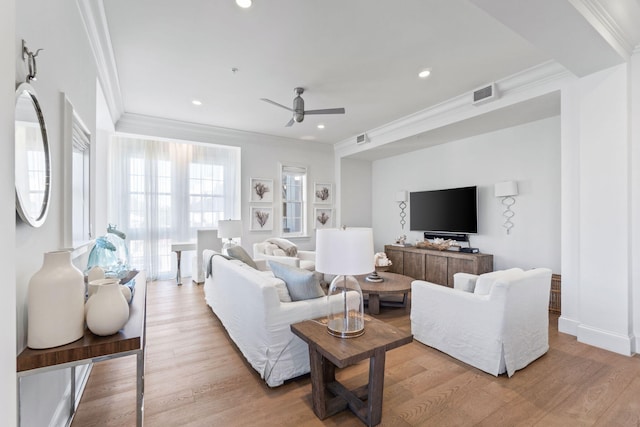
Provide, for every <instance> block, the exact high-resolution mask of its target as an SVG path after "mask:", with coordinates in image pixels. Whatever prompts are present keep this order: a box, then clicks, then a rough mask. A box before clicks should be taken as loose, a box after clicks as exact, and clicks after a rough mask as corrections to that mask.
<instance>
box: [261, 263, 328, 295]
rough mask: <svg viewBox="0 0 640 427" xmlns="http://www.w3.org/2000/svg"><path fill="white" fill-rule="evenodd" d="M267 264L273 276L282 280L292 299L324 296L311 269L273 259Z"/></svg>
mask: <svg viewBox="0 0 640 427" xmlns="http://www.w3.org/2000/svg"><path fill="white" fill-rule="evenodd" d="M268 264H269V268H271V271H272V272H273V274H274V275H275V277H277V278H279V279H282V280H283V281H284V283H285V285H286V287H287V290H288V291H289V295H290V296H291V300H292V301H304V300H307V299H313V298H319V297H323V296H325V295H324V291H323V290H322V287H321V286H320V282H319V281H318V277H317V276H316V275H315V274H314V273H313V272H312V271H309V270H304V269H302V268H297V267H292V266H290V265H286V264H280V263H278V262H275V261H269V262H268Z"/></svg>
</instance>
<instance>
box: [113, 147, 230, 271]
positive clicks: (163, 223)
mask: <svg viewBox="0 0 640 427" xmlns="http://www.w3.org/2000/svg"><path fill="white" fill-rule="evenodd" d="M109 173H110V177H109V184H110V186H109V222H110V223H113V224H117V225H118V228H119V229H120V230H122V231H124V232H125V233H126V234H127V241H128V242H129V254H130V258H131V259H130V262H131V264H132V266H133V267H135V268H137V269H144V270H145V271H146V272H147V276H148V277H150V278H153V279H167V278H171V277H174V276H175V262H174V261H173V259H174V256H173V255H172V253H171V242H172V241H173V242H188V241H191V240H195V237H196V230H197V229H198V228H216V227H217V226H218V221H219V220H220V219H224V218H239V217H240V215H239V209H240V149H239V148H236V147H227V146H222V145H212V144H207V145H204V144H189V143H183V142H170V141H156V140H149V139H141V138H131V137H124V136H115V137H114V138H113V140H112V143H111V146H110V168H109ZM183 264H184V265H186V264H190V263H187V262H184V261H183Z"/></svg>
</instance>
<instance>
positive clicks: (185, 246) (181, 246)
mask: <svg viewBox="0 0 640 427" xmlns="http://www.w3.org/2000/svg"><path fill="white" fill-rule="evenodd" d="M195 250H196V243H195V242H183V243H172V244H171V252H175V253H176V260H177V261H178V267H177V272H176V283H177V284H178V286H181V285H182V276H181V273H180V260H181V258H182V251H195Z"/></svg>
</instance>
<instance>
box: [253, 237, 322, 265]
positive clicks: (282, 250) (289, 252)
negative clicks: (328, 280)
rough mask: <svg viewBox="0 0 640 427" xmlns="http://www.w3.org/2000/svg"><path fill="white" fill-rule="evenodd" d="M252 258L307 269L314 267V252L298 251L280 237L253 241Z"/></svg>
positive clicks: (292, 244)
mask: <svg viewBox="0 0 640 427" xmlns="http://www.w3.org/2000/svg"><path fill="white" fill-rule="evenodd" d="M253 258H254V259H264V260H271V261H276V262H280V263H282V264H287V265H292V266H294V267H299V268H304V269H305V270H309V271H315V269H316V253H315V252H313V251H299V250H298V248H297V247H296V245H295V244H294V243H292V242H290V241H289V240H286V239H282V238H271V239H267V240H265V241H264V242H260V243H254V244H253Z"/></svg>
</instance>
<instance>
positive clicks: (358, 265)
mask: <svg viewBox="0 0 640 427" xmlns="http://www.w3.org/2000/svg"><path fill="white" fill-rule="evenodd" d="M372 253H373V231H372V229H371V228H346V227H343V228H341V229H337V228H326V229H323V230H318V231H317V232H316V271H319V272H321V273H325V274H335V275H336V277H335V279H333V281H332V282H331V286H329V292H328V293H327V296H328V297H331V296H332V295H340V296H341V299H342V301H343V303H342V304H341V305H340V306H339V307H336V306H329V310H328V314H327V331H328V332H329V333H330V334H331V335H334V336H337V337H341V338H352V337H357V336H360V335H362V334H364V302H363V298H362V290H361V289H360V285H359V284H358V281H357V280H356V278H355V277H353V275H358V274H367V273H370V272H371V271H373V270H374V269H375V267H374V262H373V257H372V256H371V254H372ZM353 292H355V293H356V294H357V295H358V296H359V298H352V297H347V294H348V293H353Z"/></svg>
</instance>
